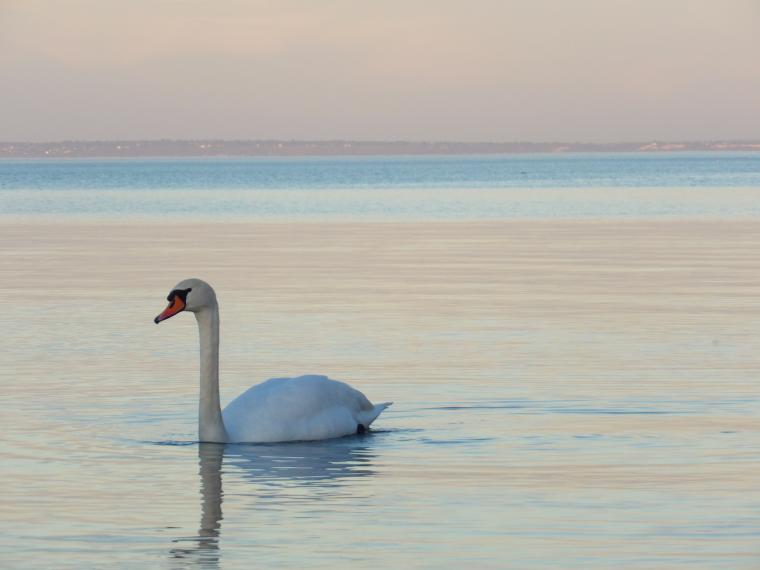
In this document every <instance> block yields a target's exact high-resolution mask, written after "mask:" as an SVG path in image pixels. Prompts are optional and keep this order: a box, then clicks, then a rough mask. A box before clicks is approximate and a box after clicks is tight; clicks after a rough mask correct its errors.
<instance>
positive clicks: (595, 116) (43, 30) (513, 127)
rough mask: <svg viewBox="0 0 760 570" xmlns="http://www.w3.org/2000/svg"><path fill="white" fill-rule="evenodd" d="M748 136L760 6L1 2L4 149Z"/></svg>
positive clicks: (754, 116)
mask: <svg viewBox="0 0 760 570" xmlns="http://www.w3.org/2000/svg"><path fill="white" fill-rule="evenodd" d="M161 138H181V139H199V138H211V139H270V138H275V139H309V140H322V139H353V140H412V141H428V140H437V141H441V140H447V141H535V142H539V141H567V142H571V141H583V142H615V141H647V140H692V141H695V140H716V139H732V140H747V139H754V140H758V139H760V0H721V1H716V0H572V1H565V0H374V1H372V0H66V1H61V0H0V141H58V140H67V139H68V140H70V139H77V140H84V139H89V140H124V139H161Z"/></svg>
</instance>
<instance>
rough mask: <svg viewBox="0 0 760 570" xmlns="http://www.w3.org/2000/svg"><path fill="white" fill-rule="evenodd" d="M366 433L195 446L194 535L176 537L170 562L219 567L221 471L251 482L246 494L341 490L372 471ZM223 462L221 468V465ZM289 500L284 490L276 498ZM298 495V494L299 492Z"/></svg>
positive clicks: (320, 495) (325, 493)
mask: <svg viewBox="0 0 760 570" xmlns="http://www.w3.org/2000/svg"><path fill="white" fill-rule="evenodd" d="M369 437H371V436H370V435H366V436H361V437H360V436H357V437H348V438H342V439H338V440H327V441H315V442H305V443H279V444H259V445H244V444H217V443H201V444H198V464H199V469H198V474H199V475H200V495H201V516H200V528H199V529H198V535H197V536H193V537H181V538H177V539H175V540H174V541H173V542H174V543H175V544H176V546H175V547H174V548H172V549H171V550H170V557H171V558H172V559H173V560H174V561H175V562H181V563H183V565H184V564H189V565H198V566H202V567H209V568H215V567H218V565H219V561H220V559H221V550H220V545H219V540H220V535H221V527H222V519H223V518H224V517H223V514H222V500H223V496H224V493H223V490H222V473H223V472H224V473H225V476H227V477H231V478H233V480H234V479H235V478H237V480H238V482H240V481H242V482H243V483H256V485H251V486H250V489H247V492H246V493H245V494H246V495H255V496H258V497H260V498H262V499H270V500H271V499H272V498H276V497H278V495H276V493H277V492H278V491H279V492H280V493H284V491H285V488H288V489H292V488H294V487H295V488H298V489H300V490H302V491H303V490H307V489H311V490H314V491H317V492H316V493H314V494H313V495H311V498H312V499H313V500H319V499H324V498H328V497H330V496H333V495H334V494H336V493H338V492H340V488H341V487H343V486H344V485H345V484H346V483H347V480H349V479H351V478H355V477H366V476H369V475H373V474H374V470H373V468H372V461H373V459H374V454H373V453H372V451H371V450H370V448H369V447H368V446H367V444H366V439H367V438H369ZM223 466H224V470H223V469H222V467H223ZM281 498H282V501H283V502H286V501H287V500H288V494H287V493H285V494H284V496H282V497H281ZM301 498H303V496H302V495H301Z"/></svg>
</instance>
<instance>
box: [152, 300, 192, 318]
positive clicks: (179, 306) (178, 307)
mask: <svg viewBox="0 0 760 570" xmlns="http://www.w3.org/2000/svg"><path fill="white" fill-rule="evenodd" d="M184 310H185V302H184V301H183V300H182V299H180V298H179V295H177V296H175V297H174V299H173V300H172V302H171V303H169V306H168V307H166V309H164V312H163V313H161V314H160V315H158V316H157V317H156V318H155V319H153V322H154V323H156V324H158V323H160V322H161V321H165V320H166V319H168V318H169V317H173V316H174V315H176V314H177V313H181V312H182V311H184Z"/></svg>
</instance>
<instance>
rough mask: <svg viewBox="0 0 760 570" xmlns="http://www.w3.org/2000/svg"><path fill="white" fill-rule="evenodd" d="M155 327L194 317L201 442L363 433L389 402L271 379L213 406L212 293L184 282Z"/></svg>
mask: <svg viewBox="0 0 760 570" xmlns="http://www.w3.org/2000/svg"><path fill="white" fill-rule="evenodd" d="M167 300H168V301H169V306H168V307H167V308H166V309H165V310H164V311H163V312H162V313H161V314H160V315H158V316H157V317H156V318H155V319H153V321H154V322H155V323H156V324H158V323H160V322H161V321H164V320H166V319H168V318H170V317H173V316H174V315H177V314H179V313H181V312H183V311H190V312H191V313H195V319H196V320H197V321H198V333H199V337H200V368H201V386H200V404H199V409H198V438H199V441H201V442H204V443H278V442H286V441H310V440H319V439H330V438H334V437H342V436H345V435H350V434H355V433H363V432H364V431H365V430H367V429H368V428H369V426H370V424H371V423H372V422H373V421H374V420H375V419H376V418H377V416H379V415H380V413H381V412H382V411H383V410H384V409H385V408H387V407H388V406H390V405H391V403H392V402H385V403H383V404H378V405H373V404H372V403H371V402H370V401H369V400H368V399H367V398H366V396H365V395H364V394H362V393H361V392H359V390H356V389H355V388H352V387H351V386H349V385H348V384H345V383H344V382H338V381H336V380H331V379H329V378H328V377H327V376H316V375H307V376H298V377H297V378H272V379H270V380H266V381H265V382H262V383H261V384H257V385H255V386H252V387H251V388H249V389H248V390H246V391H245V392H243V393H242V394H240V395H239V396H238V397H237V398H235V399H234V400H232V401H231V402H230V403H229V404H228V405H227V407H226V408H224V411H222V410H221V407H220V405H219V305H218V303H217V301H216V293H215V292H214V289H213V288H212V287H211V285H209V284H208V283H206V282H205V281H202V280H200V279H185V280H184V281H181V282H180V283H178V284H177V285H176V286H175V287H174V289H172V290H171V292H170V293H169V295H168V297H167Z"/></svg>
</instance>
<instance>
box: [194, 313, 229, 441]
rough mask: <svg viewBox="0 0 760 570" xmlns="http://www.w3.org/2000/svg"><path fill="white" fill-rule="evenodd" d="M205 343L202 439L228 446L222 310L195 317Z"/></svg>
mask: <svg viewBox="0 0 760 570" xmlns="http://www.w3.org/2000/svg"><path fill="white" fill-rule="evenodd" d="M195 318H196V319H197V321H198V332H199V336H200V341H201V390H200V404H199V409H198V438H199V439H200V441H203V442H215V443H224V442H226V441H227V431H226V430H225V429H224V422H223V421H222V408H221V407H220V405H219V307H218V306H217V305H216V304H214V306H212V307H207V308H204V309H202V310H200V311H198V312H197V313H195Z"/></svg>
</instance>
